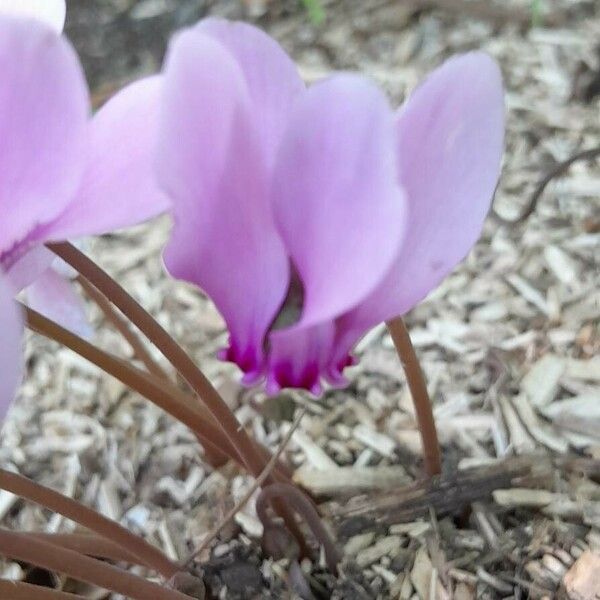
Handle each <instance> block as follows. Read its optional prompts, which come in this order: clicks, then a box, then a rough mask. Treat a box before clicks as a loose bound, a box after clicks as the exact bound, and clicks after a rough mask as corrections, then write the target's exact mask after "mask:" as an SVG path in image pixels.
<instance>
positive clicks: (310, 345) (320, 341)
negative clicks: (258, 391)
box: [267, 322, 335, 396]
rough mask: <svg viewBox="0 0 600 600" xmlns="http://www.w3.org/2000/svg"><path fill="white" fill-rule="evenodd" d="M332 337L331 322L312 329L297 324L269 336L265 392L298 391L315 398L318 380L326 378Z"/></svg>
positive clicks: (333, 333) (317, 391)
mask: <svg viewBox="0 0 600 600" xmlns="http://www.w3.org/2000/svg"><path fill="white" fill-rule="evenodd" d="M334 336H335V327H334V324H333V322H328V323H321V324H319V325H315V326H304V325H302V324H299V325H296V326H293V327H291V328H289V329H284V330H281V331H274V332H273V333H271V334H270V336H269V341H270V353H269V371H268V374H267V392H268V393H269V394H276V393H277V392H279V390H280V389H282V388H302V389H306V390H309V391H310V392H311V393H312V394H314V395H315V396H319V395H320V394H321V391H322V386H321V379H322V378H323V377H326V378H327V377H328V376H329V373H328V367H329V364H330V361H331V354H332V350H333V343H334Z"/></svg>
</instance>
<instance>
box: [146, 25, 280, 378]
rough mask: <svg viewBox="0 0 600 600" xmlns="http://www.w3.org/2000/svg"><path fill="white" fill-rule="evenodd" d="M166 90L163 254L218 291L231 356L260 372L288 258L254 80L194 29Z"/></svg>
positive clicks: (179, 44) (173, 57)
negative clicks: (273, 202)
mask: <svg viewBox="0 0 600 600" xmlns="http://www.w3.org/2000/svg"><path fill="white" fill-rule="evenodd" d="M164 90H165V92H164V99H163V111H164V112H163V116H162V128H161V133H160V136H159V148H160V150H159V155H158V161H157V166H158V172H159V179H160V181H161V183H162V184H163V187H164V189H165V190H166V191H167V192H168V194H169V196H170V199H171V201H172V203H173V214H174V217H175V222H176V225H175V229H174V232H173V234H172V237H171V240H170V243H169V246H168V247H167V249H166V252H165V262H166V265H167V268H168V269H169V271H170V272H171V273H172V274H173V275H174V276H175V277H178V278H180V279H185V280H186V281H189V282H191V283H194V284H196V285H198V286H200V287H201V288H202V289H204V290H205V291H206V293H207V294H208V295H209V296H210V297H211V298H212V300H213V301H214V302H215V304H216V306H217V307H218V309H219V310H220V311H221V313H222V314H223V316H224V318H225V320H226V322H227V325H228V328H229V331H230V333H231V348H230V351H229V352H228V353H227V358H229V359H230V360H234V361H235V362H237V363H238V365H240V367H241V368H242V369H243V370H244V371H245V372H246V373H247V374H248V375H249V377H253V376H257V375H259V374H260V372H261V371H262V370H263V368H264V355H263V340H264V335H265V332H266V330H267V328H268V326H269V325H270V323H271V322H272V321H273V319H274V317H275V315H276V313H277V310H278V308H279V306H280V304H281V302H282V300H283V298H284V296H285V294H286V288H287V286H288V280H289V273H288V269H289V267H288V261H287V257H286V254H285V250H284V248H283V245H282V243H281V240H280V239H279V236H278V235H277V232H276V230H275V227H274V224H273V221H272V215H271V210H270V206H269V204H268V197H267V196H268V194H267V172H266V170H267V168H266V159H265V152H264V150H263V148H262V147H261V146H260V144H259V141H258V139H259V138H258V135H257V134H256V131H255V128H254V123H253V115H252V113H251V106H252V105H251V102H250V98H249V93H248V89H247V85H246V82H245V79H244V76H243V73H242V71H241V69H240V67H239V66H238V65H237V63H236V62H235V61H234V59H233V57H232V55H231V54H230V53H229V52H228V51H227V50H226V49H225V48H224V47H223V46H222V45H221V44H220V43H218V42H216V41H215V40H212V39H210V38H209V37H208V36H206V35H203V34H200V33H198V32H197V31H193V30H192V31H188V32H186V33H183V34H181V35H180V36H179V37H178V38H177V40H176V41H175V42H174V44H173V45H172V48H171V50H170V52H169V57H168V60H167V65H166V71H165V86H164Z"/></svg>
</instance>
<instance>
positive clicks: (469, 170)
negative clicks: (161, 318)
mask: <svg viewBox="0 0 600 600" xmlns="http://www.w3.org/2000/svg"><path fill="white" fill-rule="evenodd" d="M503 145H504V100H503V90H502V78H501V74H500V70H499V68H498V65H497V64H496V63H495V62H494V61H493V60H492V59H491V58H490V57H489V56H487V55H486V54H483V53H477V52H475V53H470V54H465V55H462V56H458V57H456V58H452V59H450V60H449V61H447V62H446V63H445V64H444V65H442V67H440V68H439V69H437V70H436V71H434V72H433V73H432V74H431V75H430V77H429V78H428V79H427V80H426V81H425V82H424V83H423V85H422V86H421V87H419V88H418V89H417V90H416V92H415V93H414V94H413V95H412V96H411V97H410V99H409V100H408V102H407V103H406V105H405V106H404V107H403V109H402V111H401V112H400V115H399V119H398V157H399V169H400V179H401V183H402V186H403V187H404V189H405V190H406V193H407V198H408V203H409V220H408V229H407V235H406V238H405V239H404V242H403V244H402V247H401V250H400V252H399V254H398V257H397V259H396V261H395V265H394V266H393V268H392V269H391V270H390V272H389V274H388V276H387V277H386V279H385V281H384V282H383V283H382V285H380V286H379V287H378V289H377V290H375V292H374V293H373V294H371V296H370V297H369V298H368V299H367V300H366V301H365V302H364V303H363V304H362V305H360V306H359V307H358V308H357V309H356V310H354V311H352V312H351V313H350V314H349V315H347V316H345V317H343V318H342V319H341V323H340V331H341V333H340V341H339V353H340V354H344V353H345V352H347V350H348V348H349V347H350V346H351V345H352V344H353V343H355V342H356V340H357V339H358V337H360V336H361V335H362V334H363V333H364V332H365V331H366V330H367V329H368V328H370V327H371V326H373V325H375V324H376V323H378V322H381V321H383V320H386V319H389V318H392V317H394V316H396V315H400V314H403V313H405V312H406V311H408V310H409V309H410V308H412V307H413V306H414V305H415V304H416V303H417V302H419V301H420V300H422V299H423V298H424V297H425V296H426V295H427V294H428V293H429V292H430V291H431V290H433V289H434V288H435V287H436V286H437V285H438V284H439V283H440V282H441V281H442V279H443V278H444V277H446V275H448V273H450V271H452V269H454V267H455V266H456V265H457V264H458V263H459V262H460V261H461V260H462V259H463V258H464V257H465V256H466V254H467V253H468V252H469V250H470V249H471V247H472V246H473V245H474V244H475V242H476V241H477V238H478V237H479V236H480V234H481V229H482V226H483V222H484V219H485V217H486V215H487V213H488V210H489V208H490V204H491V201H492V197H493V194H494V190H495V187H496V184H497V182H498V177H499V175H500V163H501V159H502V152H503Z"/></svg>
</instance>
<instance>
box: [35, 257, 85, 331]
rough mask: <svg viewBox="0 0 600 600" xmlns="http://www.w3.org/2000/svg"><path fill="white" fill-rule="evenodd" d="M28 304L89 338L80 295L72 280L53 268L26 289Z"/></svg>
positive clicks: (70, 329) (56, 321) (83, 305)
mask: <svg viewBox="0 0 600 600" xmlns="http://www.w3.org/2000/svg"><path fill="white" fill-rule="evenodd" d="M25 293H26V295H27V304H28V305H29V306H30V307H31V308H33V309H34V310H36V311H37V312H39V313H41V314H43V315H44V316H45V317H48V318H49V319H51V320H52V321H54V322H55V323H58V324H59V325H62V326H63V327H65V328H66V329H68V330H69V331H72V332H73V333H75V334H76V335H78V336H80V337H82V338H85V339H90V338H91V337H92V335H93V329H92V327H91V325H90V322H89V320H88V317H87V314H86V311H85V304H84V302H83V299H82V298H81V297H80V296H79V295H78V294H77V293H76V292H75V289H74V288H73V284H72V282H71V281H70V280H69V279H65V278H64V277H62V276H61V275H60V274H59V273H57V272H56V271H55V270H54V269H52V268H51V269H47V270H46V271H44V273H42V275H40V276H39V277H38V278H37V279H36V280H35V281H34V283H33V284H32V285H30V286H29V287H28V288H27V289H26V291H25Z"/></svg>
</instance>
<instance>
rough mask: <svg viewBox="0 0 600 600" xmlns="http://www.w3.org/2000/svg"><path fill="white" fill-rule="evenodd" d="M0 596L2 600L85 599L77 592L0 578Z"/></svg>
mask: <svg viewBox="0 0 600 600" xmlns="http://www.w3.org/2000/svg"><path fill="white" fill-rule="evenodd" d="M0 598H2V600H85V598H84V597H83V596H79V595H78V594H68V593H67V592H60V591H58V590H51V589H50V588H43V587H40V586H39V585H31V584H30V583H24V582H22V581H6V579H0Z"/></svg>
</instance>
